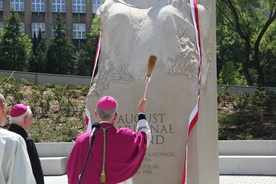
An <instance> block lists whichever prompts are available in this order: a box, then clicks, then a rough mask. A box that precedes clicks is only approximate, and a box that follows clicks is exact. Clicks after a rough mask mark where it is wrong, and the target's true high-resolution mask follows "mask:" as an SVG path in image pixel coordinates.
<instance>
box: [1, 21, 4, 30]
mask: <svg viewBox="0 0 276 184" xmlns="http://www.w3.org/2000/svg"><path fill="white" fill-rule="evenodd" d="M3 25H4V24H3V22H0V31H1V30H2V28H3Z"/></svg>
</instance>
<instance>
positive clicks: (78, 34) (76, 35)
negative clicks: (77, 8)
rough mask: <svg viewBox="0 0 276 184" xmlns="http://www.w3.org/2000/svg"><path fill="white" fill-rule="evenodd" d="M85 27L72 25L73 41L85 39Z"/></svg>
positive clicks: (83, 25) (79, 24)
mask: <svg viewBox="0 0 276 184" xmlns="http://www.w3.org/2000/svg"><path fill="white" fill-rule="evenodd" d="M85 34H86V26H85V24H81V23H78V24H73V39H85V38H86V35H85Z"/></svg>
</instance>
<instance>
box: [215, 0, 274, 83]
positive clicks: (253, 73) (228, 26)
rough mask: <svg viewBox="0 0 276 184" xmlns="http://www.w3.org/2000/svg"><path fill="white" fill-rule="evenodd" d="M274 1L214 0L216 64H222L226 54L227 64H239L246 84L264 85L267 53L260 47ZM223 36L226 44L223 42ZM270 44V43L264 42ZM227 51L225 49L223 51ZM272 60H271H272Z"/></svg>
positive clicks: (268, 24) (271, 22) (270, 25)
mask: <svg viewBox="0 0 276 184" xmlns="http://www.w3.org/2000/svg"><path fill="white" fill-rule="evenodd" d="M275 19H276V2H275V1H274V0H251V1H239V0H218V1H217V29H218V32H219V33H218V35H217V36H218V58H217V59H218V63H221V62H222V63H223V62H224V61H223V60H224V59H225V58H224V57H223V56H225V55H226V53H227V51H229V50H230V51H232V52H229V53H228V54H229V55H230V54H231V53H233V55H231V56H229V57H230V59H231V61H234V62H241V63H242V72H243V75H244V76H245V79H246V81H247V84H248V85H264V84H265V81H266V79H265V76H266V75H265V74H264V68H265V67H266V66H267V65H269V64H270V63H271V62H272V60H267V59H266V57H265V54H266V53H267V50H266V48H265V47H261V43H262V40H263V39H264V38H265V36H266V34H267V32H268V30H269V29H270V27H272V26H273V25H274V24H276V23H275ZM224 33H226V34H225V35H226V39H228V41H229V44H228V43H227V42H224V41H223V40H224V39H225V38H224ZM267 44H269V45H270V44H271V42H269V43H267ZM225 48H227V50H226V51H225V50H223V49H225ZM274 61H275V60H274ZM218 68H220V67H219V66H218Z"/></svg>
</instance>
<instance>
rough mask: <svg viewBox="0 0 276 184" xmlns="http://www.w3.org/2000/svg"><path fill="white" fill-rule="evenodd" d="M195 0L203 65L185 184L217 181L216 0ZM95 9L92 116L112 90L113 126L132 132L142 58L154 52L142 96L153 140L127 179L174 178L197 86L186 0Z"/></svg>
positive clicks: (147, 0)
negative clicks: (97, 47)
mask: <svg viewBox="0 0 276 184" xmlns="http://www.w3.org/2000/svg"><path fill="white" fill-rule="evenodd" d="M197 3H198V8H199V21H200V33H201V42H202V59H203V66H202V85H201V101H200V107H199V120H198V122H197V124H196V125H195V127H194V129H193V131H192V132H191V135H190V140H189V149H188V150H189V151H188V155H189V157H188V183H189V184H218V183H219V174H218V172H219V169H218V134H217V131H218V129H217V128H218V127H217V126H218V125H217V102H216V99H217V96H216V95H217V84H216V55H215V53H216V51H215V50H216V40H215V29H216V25H215V12H216V11H215V1H214V0H198V1H197ZM98 14H99V16H100V17H101V20H102V40H101V41H102V42H101V53H100V57H99V65H98V73H97V76H96V77H95V80H94V84H93V86H92V87H91V89H90V91H89V94H88V96H87V107H88V109H89V111H90V114H91V115H93V114H94V113H93V112H94V110H95V104H96V102H97V100H98V99H99V98H100V97H102V96H104V95H111V96H113V97H115V98H116V99H117V101H118V103H119V114H120V116H119V119H118V121H117V124H116V126H117V127H129V128H131V129H133V130H135V126H136V123H137V104H138V102H139V100H140V99H141V98H142V97H143V94H144V90H145V74H146V72H147V63H148V58H149V56H150V55H152V54H154V55H156V56H157V57H158V60H157V63H156V65H155V68H154V70H153V75H152V77H151V81H150V83H149V86H148V90H147V96H146V99H147V101H148V108H147V114H146V116H147V119H148V121H149V124H150V126H151V130H152V142H151V145H150V146H149V148H148V150H147V153H146V156H145V159H144V161H143V163H142V165H141V167H140V169H139V171H138V172H137V174H136V175H135V176H134V178H133V181H134V184H142V183H147V184H180V183H181V180H182V175H183V167H184V153H185V145H186V138H187V127H188V122H189V120H188V119H189V115H190V113H191V112H192V110H193V108H194V106H195V105H196V102H197V88H198V65H199V61H198V50H197V45H196V39H195V28H194V25H193V21H192V17H191V9H190V4H189V1H188V0H182V1H181V0H173V1H168V2H167V1H166V0H136V1H134V0H106V1H105V2H104V4H103V5H102V6H101V7H100V8H99V10H98ZM91 119H92V122H94V121H96V119H95V118H94V117H93V116H92V117H91Z"/></svg>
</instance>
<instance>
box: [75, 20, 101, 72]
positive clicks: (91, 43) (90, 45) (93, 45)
mask: <svg viewBox="0 0 276 184" xmlns="http://www.w3.org/2000/svg"><path fill="white" fill-rule="evenodd" d="M100 25H101V19H100V18H99V17H95V18H94V19H93V22H92V26H91V30H90V33H89V34H87V36H86V38H87V40H86V44H85V45H83V47H82V49H81V50H80V52H79V55H78V58H77V75H83V76H91V75H92V68H93V66H94V61H95V56H96V50H97V43H98V39H99V34H100Z"/></svg>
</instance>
